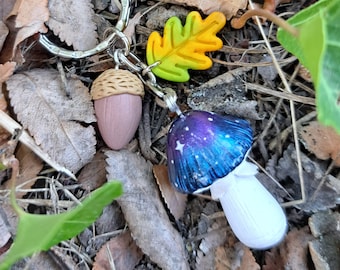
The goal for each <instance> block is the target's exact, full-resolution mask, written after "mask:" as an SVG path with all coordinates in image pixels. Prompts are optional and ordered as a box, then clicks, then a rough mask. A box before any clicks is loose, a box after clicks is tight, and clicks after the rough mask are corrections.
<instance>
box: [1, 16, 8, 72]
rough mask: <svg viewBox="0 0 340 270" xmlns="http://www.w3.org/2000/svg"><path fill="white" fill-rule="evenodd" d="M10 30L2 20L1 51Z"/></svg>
mask: <svg viewBox="0 0 340 270" xmlns="http://www.w3.org/2000/svg"><path fill="white" fill-rule="evenodd" d="M8 32H9V31H8V28H7V26H6V24H4V23H3V21H1V20H0V51H1V50H2V46H3V45H4V42H5V40H6V37H7V35H8ZM1 74H2V73H1V72H0V76H1Z"/></svg>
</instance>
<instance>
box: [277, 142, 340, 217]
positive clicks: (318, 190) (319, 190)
mask: <svg viewBox="0 0 340 270" xmlns="http://www.w3.org/2000/svg"><path fill="white" fill-rule="evenodd" d="M300 157H301V163H302V169H303V171H302V172H303V178H304V189H305V194H306V200H305V202H304V203H301V204H297V205H295V207H296V208H298V209H302V210H303V211H305V212H317V211H320V210H325V209H329V208H333V207H335V206H336V205H337V202H338V200H339V194H338V192H337V190H336V188H333V187H332V186H331V185H330V184H328V183H325V184H323V185H322V186H321V187H320V186H319V185H320V182H321V181H323V177H324V176H325V169H323V168H322V167H321V165H320V164H319V163H317V162H315V161H313V160H312V159H310V158H309V157H308V156H307V155H305V154H304V153H303V152H301V153H300ZM275 170H276V171H275V174H274V175H273V176H274V177H275V178H276V179H278V180H279V181H286V180H287V179H290V180H293V181H291V182H290V183H288V182H287V181H286V182H285V183H286V184H285V188H286V189H287V190H289V193H290V195H291V196H292V197H293V198H296V199H297V198H301V184H300V177H299V172H298V168H297V154H296V150H295V148H294V145H293V144H290V145H288V147H286V149H285V151H284V152H283V157H281V158H280V159H279V161H278V165H277V166H275ZM328 177H329V176H327V178H328ZM327 178H326V179H327Z"/></svg>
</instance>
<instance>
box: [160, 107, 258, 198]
mask: <svg viewBox="0 0 340 270" xmlns="http://www.w3.org/2000/svg"><path fill="white" fill-rule="evenodd" d="M252 140H253V132H252V129H251V127H250V124H249V122H248V121H246V120H244V119H241V118H238V117H235V116H231V115H226V116H221V115H218V114H215V113H213V112H206V111H189V112H185V113H183V114H182V115H181V116H180V117H178V118H177V119H176V120H175V121H174V122H173V124H172V125H171V127H170V130H169V134H168V142H167V157H168V170H169V178H170V181H171V183H172V185H173V186H175V188H176V189H178V190H179V191H180V192H183V193H195V192H200V191H203V190H205V189H207V188H209V186H210V185H211V184H212V183H213V182H214V181H216V180H217V179H220V178H222V177H225V176H226V175H228V174H229V173H230V172H231V171H233V170H234V169H235V168H236V167H237V166H238V165H239V164H240V163H241V162H242V161H243V160H244V159H245V157H246V156H247V153H248V151H249V149H250V148H251V145H252Z"/></svg>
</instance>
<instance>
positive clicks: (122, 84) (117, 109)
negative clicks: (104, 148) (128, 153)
mask: <svg viewBox="0 0 340 270" xmlns="http://www.w3.org/2000/svg"><path fill="white" fill-rule="evenodd" d="M91 95H92V98H93V100H94V109H95V112H96V116H97V123H98V128H99V131H100V134H101V135H102V138H103V140H104V141H105V143H106V144H107V145H108V146H109V147H110V148H111V149H114V150H119V149H121V148H123V147H124V146H125V145H126V144H128V142H129V141H130V140H131V139H132V138H133V136H134V134H135V132H136V130H137V127H138V125H139V121H140V119H141V116H142V97H143V96H144V87H143V83H142V81H141V80H140V79H139V78H138V77H137V76H136V75H134V74H132V73H131V72H130V71H127V70H123V69H108V70H106V71H104V72H103V73H102V74H100V75H99V76H98V78H97V79H95V80H94V81H93V84H92V87H91Z"/></svg>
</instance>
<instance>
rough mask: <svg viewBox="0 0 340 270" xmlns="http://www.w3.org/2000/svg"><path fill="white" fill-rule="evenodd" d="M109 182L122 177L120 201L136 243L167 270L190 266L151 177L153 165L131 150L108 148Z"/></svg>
mask: <svg viewBox="0 0 340 270" xmlns="http://www.w3.org/2000/svg"><path fill="white" fill-rule="evenodd" d="M106 155H107V156H108V158H107V159H106V161H107V163H108V166H107V167H106V170H107V172H108V181H110V180H112V179H119V180H120V181H121V182H122V183H123V189H124V194H123V196H121V197H120V198H119V199H118V200H117V201H118V203H119V204H120V206H121V208H122V210H123V213H124V216H125V219H126V221H127V223H128V225H129V229H130V230H131V234H132V236H133V238H134V239H135V241H136V243H137V245H138V246H139V247H140V248H141V249H142V251H143V252H144V253H145V254H146V255H148V256H149V257H150V259H151V260H152V261H154V262H155V263H157V265H158V266H159V267H160V268H162V269H164V270H167V269H168V270H170V269H171V270H172V269H178V270H184V269H189V266H188V263H187V260H186V253H185V250H184V244H183V240H182V237H181V236H180V234H179V233H178V231H176V230H175V229H174V227H173V226H172V224H171V222H170V220H169V218H168V216H167V214H166V211H165V209H164V206H163V204H162V202H161V200H160V197H159V193H158V189H157V186H156V184H155V181H154V179H153V176H152V165H151V163H149V162H147V161H146V160H145V159H144V158H143V157H141V156H139V155H138V154H136V153H131V152H129V151H128V150H121V151H119V152H118V151H107V152H106Z"/></svg>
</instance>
